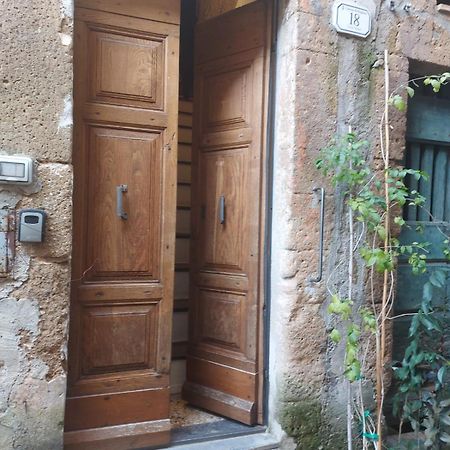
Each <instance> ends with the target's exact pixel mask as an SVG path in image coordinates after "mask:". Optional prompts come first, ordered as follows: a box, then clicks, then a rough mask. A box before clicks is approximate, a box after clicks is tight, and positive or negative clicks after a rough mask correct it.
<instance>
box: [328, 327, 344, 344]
mask: <svg viewBox="0 0 450 450" xmlns="http://www.w3.org/2000/svg"><path fill="white" fill-rule="evenodd" d="M330 338H331V340H332V341H333V342H334V343H335V344H338V343H339V342H340V341H341V333H340V332H339V330H336V328H335V329H334V330H333V331H332V332H331V333H330Z"/></svg>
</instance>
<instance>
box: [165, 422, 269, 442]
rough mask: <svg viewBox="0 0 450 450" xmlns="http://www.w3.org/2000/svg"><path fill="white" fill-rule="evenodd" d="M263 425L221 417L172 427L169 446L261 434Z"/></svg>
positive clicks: (264, 428)
mask: <svg viewBox="0 0 450 450" xmlns="http://www.w3.org/2000/svg"><path fill="white" fill-rule="evenodd" d="M265 431H266V427H264V426H253V427H252V426H249V425H244V424H242V423H239V422H235V421H234V420H229V419H221V420H219V421H217V422H210V423H202V424H197V425H190V426H186V427H181V428H177V429H173V430H172V432H171V448H173V447H176V446H177V445H185V444H194V443H199V442H210V441H213V440H214V441H216V440H218V439H228V438H234V437H239V436H249V435H253V434H261V433H264V432H265Z"/></svg>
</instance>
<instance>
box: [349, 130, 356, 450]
mask: <svg viewBox="0 0 450 450" xmlns="http://www.w3.org/2000/svg"><path fill="white" fill-rule="evenodd" d="M348 132H349V134H351V132H352V127H351V126H349V127H348ZM351 145H352V144H351V143H349V147H351ZM352 168H353V165H352V158H351V157H350V170H351V169H352ZM349 200H350V201H351V200H352V194H351V192H350V193H349ZM348 228H349V235H350V236H349V244H348V253H349V255H348V300H349V301H350V302H351V301H352V297H353V251H354V249H353V247H354V240H355V239H354V230H353V210H352V208H351V207H349V208H348ZM352 409H353V408H352V384H351V383H350V380H347V448H348V450H352V446H353V439H352V425H353V424H352V422H353V421H352V417H353V413H352Z"/></svg>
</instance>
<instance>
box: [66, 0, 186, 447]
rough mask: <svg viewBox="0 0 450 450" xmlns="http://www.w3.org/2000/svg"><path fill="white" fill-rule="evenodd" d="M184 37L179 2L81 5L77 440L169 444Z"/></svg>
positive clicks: (73, 431) (71, 428)
mask: <svg viewBox="0 0 450 450" xmlns="http://www.w3.org/2000/svg"><path fill="white" fill-rule="evenodd" d="M178 40H179V2H178V1H177V0H169V1H164V2H163V1H155V2H153V1H148V2H147V1H142V0H131V1H127V2H123V3H122V2H110V1H106V0H80V1H78V2H77V3H76V8H75V55H74V66H75V74H74V77H75V84H74V98H75V108H74V110H75V132H74V158H73V163H74V182H75V186H74V243H73V273H72V278H73V281H72V299H71V320H70V338H69V382H68V394H67V404H66V422H65V429H66V433H65V445H66V447H67V448H77V446H78V447H79V448H83V449H86V448H91V447H89V445H93V447H92V448H115V447H114V445H118V446H119V448H125V447H126V448H129V447H127V446H128V445H129V446H133V447H139V446H141V447H143V446H147V445H156V444H163V443H165V442H167V441H168V440H169V430H170V421H169V395H170V392H169V364H170V342H171V323H172V320H171V317H172V301H173V300H172V298H173V267H174V237H175V195H176V194H175V186H176V155H177V149H176V142H177V139H176V130H177V106H178V101H177V98H178ZM92 442H94V443H95V444H92ZM113 442H115V444H114V445H113ZM102 443H103V444H102ZM102 445H103V446H102Z"/></svg>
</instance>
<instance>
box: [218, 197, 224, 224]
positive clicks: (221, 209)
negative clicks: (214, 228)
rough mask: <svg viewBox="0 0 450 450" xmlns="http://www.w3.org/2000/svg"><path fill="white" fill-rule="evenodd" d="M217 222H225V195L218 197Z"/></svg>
mask: <svg viewBox="0 0 450 450" xmlns="http://www.w3.org/2000/svg"><path fill="white" fill-rule="evenodd" d="M219 222H220V223H221V224H222V225H223V224H224V223H225V196H224V195H221V196H220V198H219Z"/></svg>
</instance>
